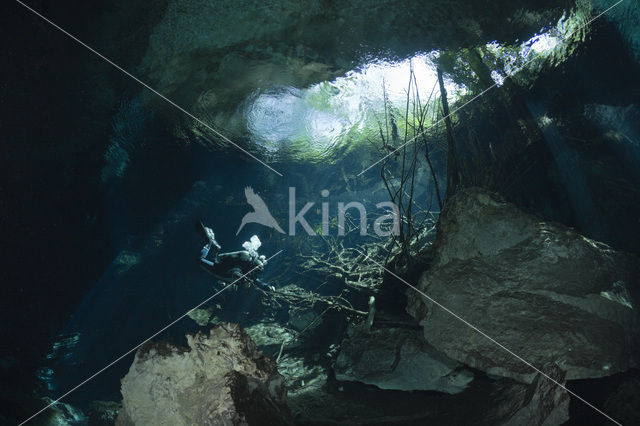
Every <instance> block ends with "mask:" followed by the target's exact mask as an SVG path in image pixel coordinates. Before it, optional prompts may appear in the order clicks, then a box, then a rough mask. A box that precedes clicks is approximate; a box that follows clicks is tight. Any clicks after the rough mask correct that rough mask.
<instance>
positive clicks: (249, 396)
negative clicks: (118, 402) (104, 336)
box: [116, 323, 291, 426]
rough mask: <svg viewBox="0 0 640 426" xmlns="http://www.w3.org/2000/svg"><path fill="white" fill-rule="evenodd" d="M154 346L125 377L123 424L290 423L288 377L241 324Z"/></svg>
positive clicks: (142, 353)
mask: <svg viewBox="0 0 640 426" xmlns="http://www.w3.org/2000/svg"><path fill="white" fill-rule="evenodd" d="M187 341H188V344H189V348H181V347H176V346H173V345H170V344H168V343H162V342H158V343H156V342H150V343H147V344H145V345H144V346H142V347H141V348H140V349H139V350H138V352H137V353H136V356H135V360H134V362H133V365H132V366H131V368H130V370H129V373H128V374H127V375H126V376H125V377H124V379H122V398H123V401H122V409H121V410H120V413H119V415H118V420H117V422H116V424H118V425H176V426H179V425H193V424H198V425H247V424H289V423H291V415H290V412H289V409H288V407H287V405H286V389H285V387H284V378H283V377H282V376H281V375H280V374H279V373H278V370H277V368H276V365H275V363H274V362H273V361H272V360H270V359H269V358H265V357H264V356H263V355H262V353H261V352H260V351H258V350H257V349H256V346H255V344H254V343H253V342H252V341H251V339H250V338H249V337H248V335H247V334H246V333H245V332H244V330H242V328H240V326H238V325H234V324H229V323H222V324H220V325H219V326H217V327H215V328H213V329H211V331H210V332H209V334H208V335H206V334H202V333H198V334H196V335H187Z"/></svg>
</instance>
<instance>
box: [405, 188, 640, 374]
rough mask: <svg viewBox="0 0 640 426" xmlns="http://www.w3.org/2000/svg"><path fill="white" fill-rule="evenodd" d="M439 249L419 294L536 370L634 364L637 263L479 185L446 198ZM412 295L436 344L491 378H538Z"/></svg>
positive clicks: (584, 370) (597, 369)
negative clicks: (479, 187)
mask: <svg viewBox="0 0 640 426" xmlns="http://www.w3.org/2000/svg"><path fill="white" fill-rule="evenodd" d="M434 246H435V259H434V263H433V266H432V267H431V269H430V270H428V271H426V272H425V273H424V274H423V275H422V277H421V279H420V281H419V283H418V288H419V289H420V291H422V292H424V293H425V294H426V295H428V296H429V297H431V298H432V299H433V300H435V301H437V302H438V303H440V304H442V305H443V306H445V307H446V308H448V309H450V310H451V311H452V312H455V313H456V314H457V315H459V316H460V317H462V318H464V319H465V320H466V321H468V322H469V323H471V324H473V325H474V326H475V327H477V328H478V329H479V330H482V331H483V332H484V333H486V334H487V335H489V336H491V337H492V338H494V339H495V340H496V341H498V342H500V344H502V345H504V346H505V347H506V348H508V349H509V350H511V351H513V352H514V353H516V354H518V355H519V356H520V357H522V358H524V359H525V360H527V361H529V362H531V363H532V364H533V365H536V366H542V365H550V364H554V363H555V364H557V365H558V366H560V367H561V368H562V370H564V371H566V379H567V380H574V379H584V378H597V377H603V376H609V375H612V374H614V373H617V372H621V371H625V370H627V369H629V368H630V367H633V366H635V365H636V362H637V359H636V358H635V357H634V355H633V354H634V352H635V354H637V348H638V341H637V338H636V337H635V336H637V335H638V311H637V308H638V307H637V302H636V301H635V300H634V297H633V294H632V293H633V292H634V291H635V288H637V286H638V260H637V258H636V257H634V256H631V255H628V254H625V253H621V252H616V251H614V250H612V249H611V248H609V247H608V246H606V245H604V244H601V243H598V242H596V241H592V240H589V239H587V238H584V237H583V236H581V235H579V234H578V233H576V232H575V231H574V230H572V229H570V228H567V227H565V226H562V225H558V224H553V223H545V222H542V221H540V220H539V219H538V218H536V217H535V216H532V215H529V214H526V213H524V212H522V211H520V210H519V209H518V208H516V207H515V206H513V205H511V204H508V203H506V202H504V201H503V200H502V199H501V198H500V197H499V196H497V195H496V194H493V193H490V192H487V191H484V190H480V189H477V188H470V189H465V190H462V191H460V192H459V193H458V194H456V195H455V197H453V198H452V199H451V200H449V202H448V203H447V206H446V207H445V209H444V211H443V213H442V215H441V217H440V222H439V225H438V235H437V237H436V241H435V244H434ZM409 292H410V293H409V298H410V303H409V307H408V311H409V312H410V313H411V314H412V315H413V316H415V317H416V318H417V319H419V320H420V321H421V324H422V325H423V327H424V336H425V339H426V341H427V342H429V343H430V344H431V345H433V346H434V347H435V348H437V349H438V350H440V351H442V352H443V353H445V354H446V355H447V356H449V357H450V358H452V359H454V360H457V361H459V362H461V363H463V364H466V365H468V366H471V367H473V368H477V369H479V370H482V371H484V372H486V373H489V374H492V375H497V376H503V377H510V378H513V379H516V380H518V381H522V382H525V383H531V382H532V381H533V380H534V377H535V375H536V372H535V371H534V370H532V369H531V368H530V367H528V366H526V365H525V364H524V363H523V362H521V361H520V360H518V359H517V358H516V357H514V356H513V355H512V354H509V353H507V352H506V351H505V350H503V349H501V348H500V347H499V346H498V345H496V344H495V343H494V342H491V341H490V340H488V339H487V338H486V337H483V336H482V335H481V334H480V333H478V332H477V331H475V330H473V329H471V328H470V327H469V326H467V325H465V324H463V323H462V322H461V321H460V320H458V319H456V318H454V317H453V316H452V315H451V314H450V313H447V312H446V311H444V310H443V309H442V308H440V307H438V306H435V304H434V303H433V302H431V301H429V300H427V299H426V298H424V297H422V296H420V297H418V295H417V294H416V293H415V292H414V291H413V290H409ZM636 356H637V355H636Z"/></svg>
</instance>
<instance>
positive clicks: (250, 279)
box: [197, 222, 275, 291]
mask: <svg viewBox="0 0 640 426" xmlns="http://www.w3.org/2000/svg"><path fill="white" fill-rule="evenodd" d="M197 227H198V231H199V232H200V234H201V235H202V236H203V237H204V238H205V240H206V241H207V242H206V243H205V245H204V247H202V250H200V264H201V265H202V266H203V267H204V268H205V269H206V270H207V271H208V272H210V273H211V274H213V275H214V276H215V277H216V278H218V279H219V280H220V281H222V282H223V283H226V284H231V283H232V282H234V281H237V280H239V279H242V281H243V282H245V283H250V284H255V285H257V286H258V287H260V288H261V289H263V290H267V291H275V287H274V286H272V285H269V284H267V283H265V282H264V281H262V280H261V279H260V278H259V277H258V275H260V274H261V273H262V270H263V269H264V266H265V265H266V264H267V260H266V257H265V256H262V255H259V254H258V248H260V246H261V245H262V243H261V242H260V239H259V238H258V236H257V235H254V236H252V237H251V239H250V240H249V241H246V242H245V243H244V244H242V247H243V248H244V250H240V251H234V252H230V253H219V252H220V249H221V247H220V244H218V242H217V241H216V236H215V234H214V233H213V230H212V229H211V228H208V227H206V226H204V225H203V224H202V222H198V224H197ZM209 254H212V259H213V260H208V259H207V257H209Z"/></svg>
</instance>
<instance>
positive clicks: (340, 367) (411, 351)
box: [335, 327, 473, 394]
mask: <svg viewBox="0 0 640 426" xmlns="http://www.w3.org/2000/svg"><path fill="white" fill-rule="evenodd" d="M335 375H336V379H337V380H342V381H356V382H361V383H365V384H370V385H375V386H377V387H379V388H380V389H390V390H404V391H412V390H436V391H440V392H446V393H450V394H455V393H459V392H462V391H463V390H464V389H465V388H466V387H467V385H468V384H469V382H471V380H473V373H471V372H470V371H468V370H464V369H462V366H461V365H460V364H459V363H457V362H455V361H453V360H451V359H449V358H447V357H446V356H444V355H442V354H441V353H439V352H438V351H436V350H435V349H433V348H432V347H430V346H429V345H427V344H425V343H424V342H421V341H420V339H419V335H418V332H417V331H415V330H408V329H401V328H382V329H376V330H372V331H370V332H368V333H367V332H365V331H364V330H363V329H361V328H358V327H352V328H351V329H350V330H349V336H348V337H347V338H346V339H345V340H344V341H343V342H342V346H341V350H340V353H339V354H338V358H337V360H336V364H335Z"/></svg>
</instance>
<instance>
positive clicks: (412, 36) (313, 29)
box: [136, 0, 569, 137]
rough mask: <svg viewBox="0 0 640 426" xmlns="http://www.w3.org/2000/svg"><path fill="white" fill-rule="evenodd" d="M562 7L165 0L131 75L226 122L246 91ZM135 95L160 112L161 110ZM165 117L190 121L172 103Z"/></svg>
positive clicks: (489, 36) (542, 22) (519, 23)
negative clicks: (145, 46) (177, 112)
mask: <svg viewBox="0 0 640 426" xmlns="http://www.w3.org/2000/svg"><path fill="white" fill-rule="evenodd" d="M564 6H567V7H568V6H569V2H566V1H563V2H553V1H536V2H534V1H522V0H521V1H505V0H502V1H492V2H477V1H476V2H473V1H465V0H454V1H451V0H446V1H443V0H439V1H424V2H415V1H406V0H396V1H393V0H392V1H378V2H370V1H365V0H351V1H347V2H344V1H343V2H337V1H318V2H311V3H309V2H302V3H300V2H297V1H296V2H294V1H278V2H275V3H273V4H265V3H263V2H254V1H244V2H241V4H238V3H236V2H207V1H196V0H194V1H170V2H168V3H167V5H166V9H165V10H164V13H163V16H162V18H161V19H160V20H159V21H158V23H157V24H156V25H155V26H154V27H153V29H152V30H151V34H150V36H149V43H148V47H147V50H146V52H145V53H144V55H143V56H142V59H141V61H140V63H139V65H138V69H137V72H136V73H137V74H139V75H141V76H144V77H145V79H146V80H147V81H148V82H149V83H150V84H151V85H152V86H153V87H154V88H156V89H157V90H158V91H159V92H161V93H163V94H165V95H167V96H168V97H169V98H171V99H173V100H174V101H176V102H177V103H178V104H179V105H181V106H183V107H185V108H186V109H187V110H190V111H192V112H194V113H195V114H196V116H198V117H200V118H203V119H204V120H205V121H208V122H213V123H214V124H215V125H218V126H222V128H224V129H225V130H227V131H228V130H230V129H231V130H235V128H236V126H237V124H238V123H233V117H232V115H233V111H235V110H236V108H237V107H238V106H239V105H240V104H241V103H242V102H243V101H244V100H246V99H247V98H248V97H249V96H250V95H251V94H252V93H255V92H256V91H259V90H262V91H264V90H268V89H274V88H279V87H296V88H304V87H308V86H310V85H312V84H314V83H317V82H320V81H327V80H331V79H333V78H335V77H337V76H340V75H343V74H344V73H345V72H347V71H349V70H352V69H356V68H358V67H359V66H361V65H363V64H364V63H365V62H370V61H372V60H380V59H385V60H397V59H404V58H408V57H411V56H413V55H415V54H416V53H417V52H430V51H434V50H443V49H456V48H461V47H469V46H478V45H485V44H487V43H490V42H493V41H498V42H499V43H513V42H515V41H516V40H527V39H528V38H530V37H531V36H532V35H533V34H535V33H536V32H538V31H540V29H541V28H543V27H544V26H546V25H548V24H549V23H552V22H556V21H557V20H558V19H559V18H560V17H561V15H562V13H563V11H564ZM257 23H259V24H257ZM142 96H143V99H146V101H148V102H151V103H152V104H153V105H154V106H155V107H156V108H157V109H158V110H160V111H167V110H168V109H170V108H171V107H170V106H168V105H167V104H165V103H163V102H162V101H160V100H159V99H157V98H155V97H153V95H152V94H150V93H148V92H143V94H142ZM144 97H146V98H144ZM168 117H170V118H171V119H172V120H177V121H178V122H179V123H181V124H180V126H185V127H186V128H187V129H189V127H191V126H193V125H192V124H191V122H189V123H188V124H185V123H187V122H186V121H184V120H185V118H184V117H182V116H180V115H178V114H175V111H170V112H169V114H168ZM190 130H192V131H194V133H196V134H198V133H201V132H199V131H198V130H197V129H193V128H191V129H190ZM177 133H178V134H179V135H182V136H186V137H189V136H190V134H191V132H189V131H187V132H186V133H184V132H180V131H178V132H177Z"/></svg>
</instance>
